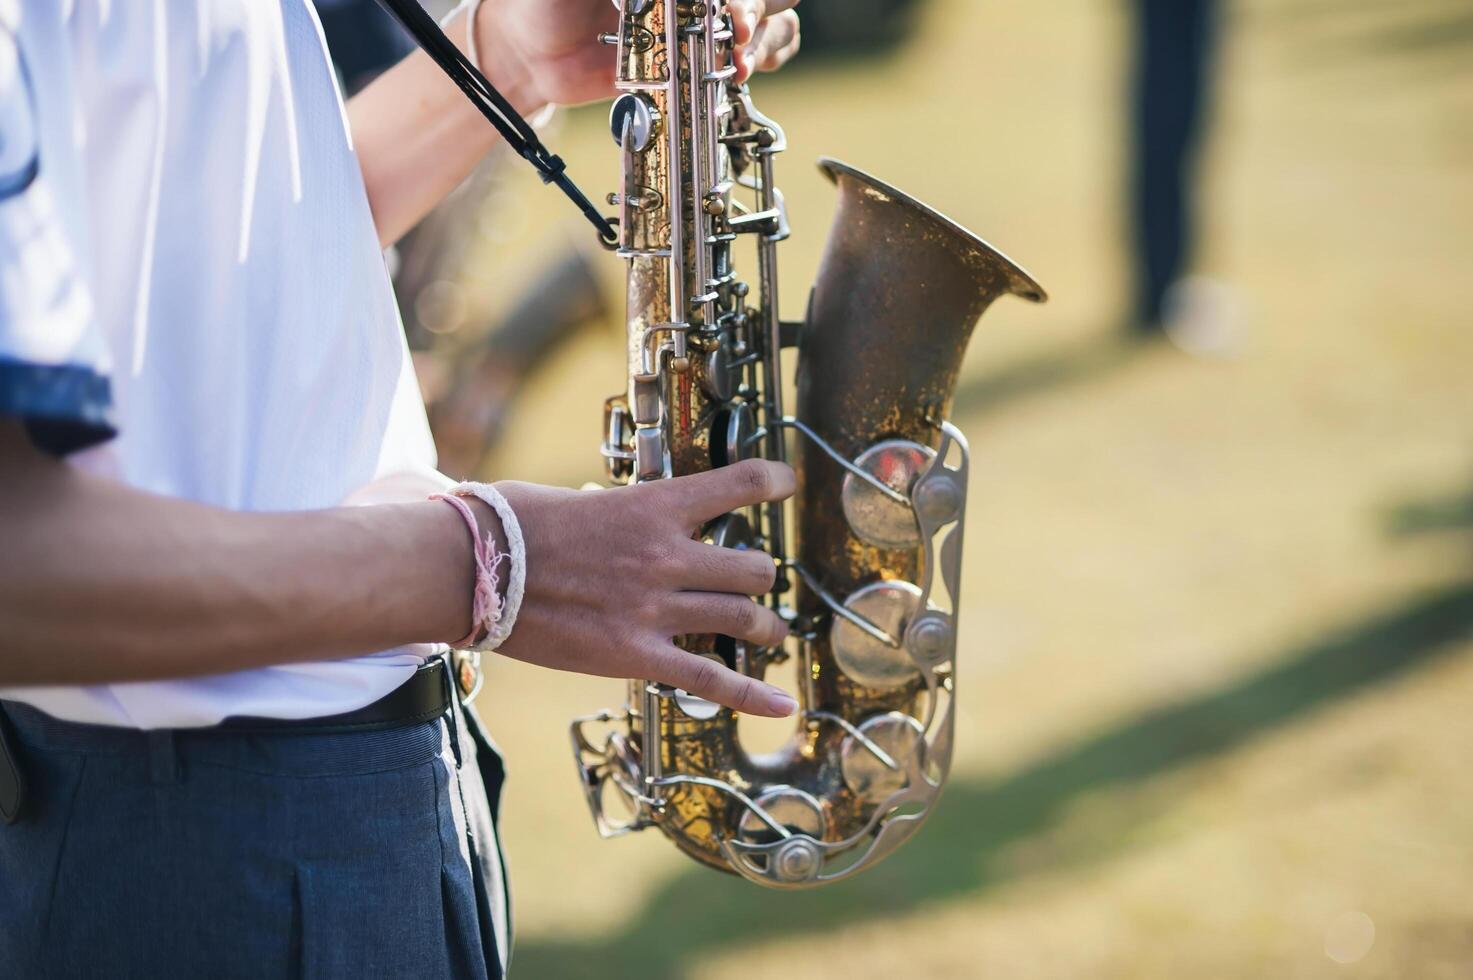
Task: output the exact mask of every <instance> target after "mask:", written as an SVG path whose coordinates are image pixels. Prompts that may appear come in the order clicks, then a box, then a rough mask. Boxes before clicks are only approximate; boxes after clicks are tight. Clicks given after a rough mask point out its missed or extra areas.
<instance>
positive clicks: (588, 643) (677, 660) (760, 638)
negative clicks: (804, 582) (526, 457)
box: [496, 459, 797, 717]
mask: <svg viewBox="0 0 1473 980" xmlns="http://www.w3.org/2000/svg"><path fill="white" fill-rule="evenodd" d="M496 487H497V489H498V490H500V491H501V493H502V494H503V495H505V497H506V498H507V500H508V502H510V504H511V505H512V508H513V510H515V511H516V514H517V521H518V523H519V524H521V527H522V533H523V537H524V538H525V540H526V546H527V581H526V591H525V595H524V598H523V600H522V606H521V611H520V613H519V614H518V616H517V620H516V627H515V629H514V630H513V631H512V634H511V637H510V638H509V639H508V640H507V641H506V642H505V643H504V644H503V645H502V647H501V649H500V652H501V653H504V654H506V655H508V656H511V657H515V658H517V659H518V660H524V661H527V662H529V663H535V664H540V665H542V666H544V667H553V668H556V669H558V670H572V671H577V672H579V673H583V674H596V675H599V676H604V677H622V678H641V679H649V680H655V681H660V682H663V683H665V684H670V685H672V686H674V687H678V688H681V689H683V690H685V691H688V692H689V693H691V694H695V695H697V696H699V697H703V698H706V699H707V700H710V701H715V702H717V703H719V704H723V705H726V706H727V707H729V708H734V709H736V710H738V711H743V712H747V713H749V714H756V715H767V716H770V717H781V716H783V715H788V714H791V713H792V712H793V710H794V709H795V708H796V707H797V704H796V702H795V701H794V700H793V699H792V697H790V696H789V695H788V694H787V693H785V692H784V691H782V690H781V689H780V688H776V687H773V686H772V685H770V684H765V683H763V682H762V681H759V680H756V679H755V678H751V677H747V676H745V675H743V674H739V673H737V672H736V671H733V670H729V669H728V668H726V667H725V666H723V665H721V664H719V663H716V662H715V661H714V660H710V659H707V658H704V657H699V656H696V655H695V654H691V653H687V652H686V651H684V650H681V649H680V648H679V647H677V646H676V645H675V644H674V643H673V642H672V638H674V637H677V636H681V635H684V634H699V633H723V634H726V635H727V636H731V637H735V638H737V639H741V640H747V641H749V642H751V643H755V644H759V645H762V646H771V645H774V644H776V643H778V642H780V641H781V640H782V638H783V637H784V636H785V635H787V625H786V624H785V623H784V622H783V620H782V619H781V618H779V617H778V616H777V614H776V613H774V612H773V611H772V610H770V609H768V608H767V607H765V606H762V605H759V604H757V603H756V602H754V601H752V600H751V599H750V598H748V597H749V596H753V595H760V594H762V593H764V592H766V591H767V590H768V589H770V588H771V587H772V584H773V581H774V577H775V574H776V567H775V566H774V564H773V561H772V558H771V557H769V556H768V555H766V554H764V553H763V552H760V551H755V550H749V551H737V550H732V549H728V548H720V547H717V546H715V545H709V544H703V543H702V542H700V541H696V540H694V539H693V535H694V534H695V532H696V530H697V529H698V528H699V527H701V526H702V525H704V524H705V523H706V522H707V521H709V520H711V519H712V518H715V517H718V516H720V515H722V514H725V513H728V512H731V511H735V510H739V509H741V508H743V507H747V506H749V505H752V504H758V503H763V502H767V501H776V500H783V499H786V498H787V497H789V496H791V495H792V493H793V491H794V489H795V487H796V480H795V477H794V475H793V471H792V469H791V468H789V467H788V466H785V465H783V464H781V463H773V462H768V461H766V460H756V459H753V460H746V461H744V462H741V463H737V464H735V465H732V466H727V467H723V468H721V469H716V470H712V471H710V472H706V473H698V474H694V475H691V476H683V477H676V478H674V479H669V480H657V481H654V482H650V483H641V484H636V485H632V486H625V487H612V488H609V489H604V490H597V491H592V492H582V491H577V490H564V489H556V488H553V487H544V486H537V485H534V484H529V483H514V482H507V483H498V484H497V485H496Z"/></svg>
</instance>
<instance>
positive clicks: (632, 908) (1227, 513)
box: [467, 0, 1473, 980]
mask: <svg viewBox="0 0 1473 980" xmlns="http://www.w3.org/2000/svg"><path fill="white" fill-rule="evenodd" d="M1229 6H1230V8H1231V17H1230V21H1229V24H1228V30H1227V32H1226V42H1227V43H1226V51H1225V54H1224V60H1223V64H1222V75H1221V81H1222V88H1221V93H1220V96H1221V97H1220V100H1219V107H1218V112H1217V114H1216V118H1215V126H1214V130H1213V135H1212V144H1211V152H1210V156H1209V163H1210V165H1209V167H1208V174H1207V180H1206V184H1205V188H1204V193H1205V200H1206V201H1207V208H1206V218H1207V231H1208V240H1207V242H1206V244H1205V247H1204V250H1203V253H1202V255H1201V260H1200V266H1201V268H1202V270H1203V271H1205V272H1206V273H1208V274H1210V275H1212V276H1214V277H1216V278H1218V279H1220V280H1222V281H1223V282H1225V283H1227V284H1229V285H1230V286H1231V288H1232V289H1233V290H1234V295H1235V297H1236V305H1237V307H1238V310H1239V314H1240V318H1241V326H1242V331H1243V334H1242V337H1241V344H1240V349H1239V351H1238V353H1237V356H1236V357H1233V358H1230V359H1226V360H1210V359H1193V358H1190V357H1187V356H1185V355H1183V354H1181V353H1179V352H1177V351H1175V350H1173V349H1171V348H1169V347H1166V346H1162V347H1160V348H1148V349H1145V350H1138V351H1133V350H1129V349H1126V348H1124V347H1122V346H1119V345H1117V343H1116V342H1115V339H1114V338H1115V335H1116V331H1117V328H1118V326H1119V321H1120V317H1121V310H1122V306H1123V299H1122V298H1123V289H1122V288H1121V283H1122V279H1123V277H1124V272H1125V268H1126V266H1125V259H1124V256H1123V254H1122V248H1121V244H1120V242H1121V240H1122V232H1121V215H1120V199H1119V197H1120V196H1119V193H1118V188H1119V187H1120V186H1121V183H1122V178H1121V160H1122V135H1123V131H1124V107H1123V101H1122V95H1123V90H1124V81H1125V75H1126V58H1127V55H1128V50H1127V45H1126V41H1127V38H1128V31H1127V28H1128V24H1127V22H1126V20H1125V15H1126V12H1127V10H1128V5H1127V4H1125V3H1120V2H1106V0H1088V2H1086V0H1069V2H1061V3H1052V4H1038V3H1028V4H1023V3H982V2H977V0H934V2H931V3H929V4H927V5H926V7H925V17H924V19H923V22H922V23H921V24H920V26H919V30H918V31H917V33H916V36H915V37H914V38H913V40H912V41H911V42H910V43H909V44H908V45H907V46H906V47H905V48H904V49H903V50H902V51H901V52H900V53H898V54H896V55H894V56H892V57H889V58H885V59H881V60H879V61H865V62H849V63H846V64H842V65H835V64H832V63H827V62H826V63H823V64H816V65H815V64H810V65H809V66H808V67H807V68H806V69H804V70H797V69H795V70H794V71H792V72H790V73H789V74H788V75H787V77H784V78H780V79H775V80H764V81H761V82H760V83H759V85H758V87H757V89H756V94H757V96H758V98H759V101H760V103H761V104H762V105H763V106H764V108H765V109H766V111H767V112H768V113H769V114H771V115H773V116H774V117H775V118H777V119H779V120H780V121H781V122H782V123H783V124H784V125H785V126H786V128H787V132H788V135H789V140H790V146H791V152H789V153H788V154H787V156H786V157H785V158H784V159H783V160H782V161H781V163H782V167H783V169H782V171H781V173H782V183H783V185H784V188H785V190H786V192H787V199H788V202H789V205H790V211H791V217H792V224H793V228H794V236H793V239H792V240H791V242H789V243H788V244H787V245H786V246H785V256H784V259H785V263H786V264H785V267H784V276H785V279H784V293H783V295H784V306H785V312H786V313H787V314H788V315H789V316H797V315H798V314H799V313H800V312H801V310H802V304H803V301H804V296H805V293H806V290H807V285H808V282H809V280H810V278H811V276H812V273H813V271H814V268H815V266H816V264H817V258H818V251H819V248H820V245H821V243H822V240H823V237H824V234H825V232H826V226H827V222H828V214H829V209H830V208H831V205H832V200H833V198H832V192H831V190H830V189H829V188H828V187H827V185H826V184H825V183H824V182H823V181H822V179H821V178H820V177H819V175H818V174H817V172H816V170H815V169H814V168H813V166H812V161H813V159H814V158H815V157H817V156H818V155H820V154H828V155H833V156H837V157H840V158H842V159H845V160H847V161H850V162H852V163H854V164H856V165H859V166H863V167H867V168H869V169H872V170H874V171H876V172H877V173H878V174H880V175H881V176H883V177H885V178H886V179H888V180H890V181H892V182H894V183H897V184H899V185H901V186H904V187H906V188H907V189H910V190H911V191H913V192H914V193H916V194H917V195H918V196H921V197H922V198H924V199H926V200H928V201H930V202H931V203H933V204H934V205H936V206H937V207H939V208H941V209H942V210H945V211H947V212H949V213H951V214H953V215H954V216H955V217H956V218H958V219H959V220H961V221H962V222H963V223H965V224H967V225H969V226H971V227H973V228H975V229H976V230H977V231H979V232H980V233H981V234H983V235H984V236H986V237H987V238H989V239H991V240H992V241H993V242H995V243H996V244H998V245H999V246H1000V247H1002V248H1003V249H1005V250H1006V251H1007V252H1009V253H1010V254H1012V255H1013V256H1014V257H1016V258H1017V259H1018V260H1019V261H1021V262H1022V263H1023V264H1024V265H1026V266H1028V267H1029V268H1030V270H1031V271H1033V272H1034V273H1035V274H1036V276H1037V277H1038V279H1039V281H1040V282H1042V283H1043V284H1044V285H1045V286H1046V287H1047V288H1048V289H1049V291H1050V292H1051V293H1052V296H1053V300H1052V302H1050V303H1049V304H1048V305H1047V306H1045V307H1042V308H1035V307H1030V306H1028V305H1026V304H1023V303H1019V302H1017V301H1003V302H1000V303H999V304H998V305H997V306H995V307H994V308H993V309H992V310H991V311H990V312H989V313H988V315H987V317H986V318H985V319H984V321H983V323H982V325H981V326H980V327H979V329H978V331H977V334H976V336H975V339H974V341H973V344H972V347H971V351H970V353H969V355H968V357H967V361H966V365H965V369H964V371H963V377H962V381H961V390H960V393H959V395H958V397H957V406H956V419H957V421H958V422H959V423H960V424H961V425H962V426H963V427H964V428H965V429H966V430H967V431H968V433H969V435H970V437H971V442H972V446H973V452H974V465H975V469H974V478H973V482H972V488H971V493H972V497H971V502H970V514H969V516H970V522H971V523H970V528H969V531H968V535H967V543H968V551H967V577H966V581H965V589H964V594H963V597H962V599H963V601H962V604H961V610H960V611H961V617H962V628H963V633H964V636H963V647H964V649H963V654H962V658H961V665H960V678H959V680H960V685H959V690H960V719H959V735H960V744H959V747H958V753H957V760H956V765H955V768H954V771H953V774H952V779H951V784H950V786H949V789H948V790H947V793H946V795H945V796H944V797H943V799H942V801H941V804H940V807H939V810H938V811H937V813H936V815H935V816H934V817H933V819H932V821H931V822H930V824H928V826H927V827H926V828H925V830H924V831H922V833H921V834H919V835H918V837H917V838H916V839H915V840H913V841H912V842H911V843H909V844H908V845H907V846H906V847H905V848H904V849H903V850H901V851H900V852H899V853H898V854H896V855H895V856H893V857H892V858H890V859H889V860H888V861H887V862H886V863H884V864H883V865H881V866H880V867H879V868H877V869H876V870H874V871H872V872H869V873H867V874H865V875H862V876H860V877H858V878H857V879H854V880H852V881H850V882H847V883H844V884H841V885H838V886H834V887H831V888H828V889H826V890H823V891H818V892H806V893H797V894H779V893H772V892H768V891H764V890H759V889H757V888H755V887H754V886H751V885H748V884H745V883H742V882H739V881H736V880H732V879H729V878H726V877H724V876H721V875H718V874H715V873H713V872H709V871H705V870H701V869H698V868H696V867H695V866H694V865H691V864H689V863H688V862H686V861H684V860H683V859H681V858H679V857H678V856H677V855H676V853H675V851H674V850H673V848H671V847H670V846H668V845H667V844H666V843H665V842H664V841H663V840H662V839H660V838H659V836H658V835H657V834H656V833H654V832H650V833H647V834H644V835H641V836H639V837H635V838H625V839H621V840H618V841H610V842H605V841H600V840H599V839H598V838H597V837H596V836H595V834H594V833H593V829H592V826H591V825H590V823H589V820H588V816H587V812H586V809H585V807H584V804H583V801H582V799H581V797H580V794H579V789H578V785H577V782H576V780H575V778H574V772H573V767H572V764H571V761H570V758H569V755H568V742H567V735H566V722H567V719H568V718H569V717H570V716H571V715H573V714H576V713H582V712H586V711H589V710H593V709H596V708H598V707H602V706H605V705H611V704H615V703H616V702H617V700H618V698H619V687H620V685H619V684H617V683H616V682H606V681H598V680H590V679H580V678H576V677H573V676H569V675H560V674H552V673H546V672H541V671H538V670H535V669H532V668H528V667H524V666H521V665H518V664H514V663H507V662H501V661H498V662H497V663H496V664H495V665H494V667H493V669H492V671H491V677H490V681H489V685H488V691H487V693H486V694H485V695H483V698H482V702H481V706H482V709H483V711H484V713H485V715H486V716H487V718H488V719H489V720H490V721H491V723H492V725H493V727H494V729H495V731H496V733H497V735H498V737H499V739H500V740H501V743H502V746H503V748H504V749H505V751H506V754H507V755H508V756H509V760H510V767H511V782H510V783H509V786H508V795H507V797H506V803H505V811H504V820H503V829H504V833H505V841H506V846H507V849H508V852H509V860H510V863H511V869H512V875H513V879H512V880H513V886H514V890H515V895H516V917H517V946H516V952H515V957H514V961H513V966H514V970H515V971H516V972H518V973H520V975H521V976H523V977H534V978H541V977H614V976H617V977H673V976H692V977H694V976H700V977H702V978H708V977H747V978H751V977H761V976H772V977H778V976H810V977H844V978H846V980H857V978H863V977H896V976H904V977H974V976H975V977H983V976H986V977H1008V978H1014V977H1020V978H1028V977H1166V976H1170V977H1321V976H1324V977H1331V976H1334V977H1339V976H1344V977H1386V978H1391V977H1419V978H1435V977H1466V976H1469V975H1473V830H1470V826H1473V773H1470V771H1469V767H1468V761H1467V760H1468V746H1469V745H1473V708H1470V705H1473V552H1470V545H1473V537H1470V535H1473V380H1470V376H1469V375H1470V368H1473V316H1470V313H1469V310H1470V309H1473V274H1470V265H1473V72H1470V68H1469V65H1470V64H1473V60H1470V59H1473V18H1470V16H1469V13H1468V8H1467V7H1466V5H1464V4H1462V3H1457V2H1451V0H1448V2H1444V0H1403V2H1401V3H1390V2H1386V0H1381V2H1368V0H1253V2H1245V3H1236V4H1230V5H1229ZM603 127H604V121H603V117H602V114H601V112H598V111H590V112H586V113H578V114H573V115H571V116H570V117H568V118H566V119H565V120H564V121H563V123H562V124H561V129H560V130H558V131H557V132H556V133H555V134H554V136H553V138H552V140H551V141H552V142H553V144H554V147H555V149H557V150H558V151H559V152H561V153H563V154H564V155H566V156H567V158H568V159H569V161H570V162H571V166H572V169H573V170H574V171H575V174H576V176H577V177H578V179H579V181H580V182H581V183H582V184H584V185H585V186H587V187H589V188H591V189H597V190H598V191H599V192H600V193H601V192H602V191H605V190H607V189H609V188H611V187H612V186H613V182H614V177H615V167H616V161H615V157H614V155H613V150H612V146H611V144H610V142H609V140H608V138H607V136H606V131H605V130H604V128H603ZM498 202H499V205H498V207H497V208H496V210H494V211H493V212H492V213H490V214H488V215H487V216H486V219H485V222H484V224H485V230H486V237H485V240H484V242H483V243H482V247H481V248H480V250H479V252H478V255H477V260H476V262H475V263H474V268H473V269H472V270H471V272H470V274H469V276H468V279H467V285H469V286H470V287H472V290H473V294H474V295H475V296H477V297H478V298H479V300H480V302H481V303H482V305H483V306H484V307H485V309H486V310H487V311H488V313H494V311H495V310H496V309H498V308H499V306H500V305H501V304H502V303H504V302H505V301H507V300H508V299H509V297H510V296H511V294H512V293H514V292H515V290H516V288H517V286H518V284H519V283H520V282H521V281H523V279H524V276H525V274H526V273H527V272H528V271H529V270H530V269H532V268H533V267H534V266H535V264H536V262H537V261H538V260H539V259H540V258H541V257H543V256H547V255H551V254H555V253H557V252H558V251H560V250H561V249H563V248H565V247H566V246H567V243H568V242H570V241H580V242H581V241H582V240H583V239H585V238H587V237H589V236H588V235H587V232H586V231H585V230H584V229H582V228H579V227H578V226H577V224H576V216H574V217H572V218H570V213H571V212H569V210H568V209H567V207H566V205H565V204H563V203H562V202H561V201H560V200H559V199H557V198H556V196H555V194H554V192H552V191H547V190H543V189H541V188H539V187H538V186H537V185H536V183H535V181H534V180H530V179H526V178H525V177H520V176H519V177H518V178H517V179H516V180H515V181H513V182H512V183H510V184H509V186H508V187H507V188H506V190H505V192H504V193H503V195H502V196H501V197H499V198H498ZM598 261H599V262H600V263H602V266H603V269H604V272H605V274H606V275H607V276H608V277H609V285H610V288H611V289H613V290H618V289H619V288H620V284H619V274H620V269H619V264H618V262H617V261H615V260H613V259H604V258H599V259H598ZM615 295H616V299H615V302H616V304H617V303H619V302H621V301H622V300H621V299H619V298H618V295H619V294H617V293H616V294H615ZM622 372H623V368H622V356H621V353H620V344H619V336H618V332H617V328H616V327H615V326H613V325H608V326H600V327H597V328H594V329H591V330H589V331H586V332H585V333H584V334H583V335H582V336H581V339H580V340H578V341H577V342H576V343H575V344H574V345H573V347H572V348H570V349H568V350H566V351H565V352H563V354H561V355H560V356H559V357H558V358H557V359H556V360H555V362H553V363H552V364H550V365H548V367H547V368H546V369H545V370H544V371H543V372H541V373H540V374H539V375H538V376H537V377H536V379H535V380H534V381H533V384H532V387H531V389H530V392H529V395H528V397H527V398H526V399H525V400H524V401H523V402H521V403H520V404H519V405H518V407H517V409H516V414H515V416H514V418H513V419H512V422H511V434H510V437H509V438H508V439H507V441H506V442H505V443H504V444H503V448H502V450H501V451H500V452H499V454H498V455H497V457H496V459H495V460H494V461H493V464H492V466H491V467H490V472H491V473H492V474H494V475H495V476H498V477H510V476H515V477H520V478H526V479H537V480H542V481H545V482H555V483H564V484H570V485H576V484H578V483H580V482H582V481H583V480H585V479H591V478H595V477H597V475H598V460H597V453H596V444H597V440H598V425H599V413H600V405H601V401H602V398H603V397H604V395H606V394H608V393H611V392H613V391H615V390H618V389H619V388H621V387H622V386H623V383H624V381H623V374H622ZM610 587H611V588H617V583H616V582H611V583H610Z"/></svg>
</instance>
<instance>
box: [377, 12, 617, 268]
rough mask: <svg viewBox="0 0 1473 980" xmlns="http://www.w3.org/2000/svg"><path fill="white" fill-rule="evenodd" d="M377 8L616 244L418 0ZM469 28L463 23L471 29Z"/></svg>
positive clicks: (561, 167) (559, 163) (560, 167)
mask: <svg viewBox="0 0 1473 980" xmlns="http://www.w3.org/2000/svg"><path fill="white" fill-rule="evenodd" d="M378 2H379V6H381V7H383V8H384V9H385V10H387V11H388V12H389V13H390V14H391V15H392V16H393V17H394V19H395V20H397V21H398V22H399V23H400V25H402V26H403V28H404V29H405V30H406V31H408V32H409V33H410V35H411V36H412V37H413V38H414V40H415V42H416V43H418V44H419V46H420V47H421V48H424V50H425V53H426V54H428V55H429V56H430V57H431V58H433V59H434V61H435V64H437V65H439V66H440V68H441V69H442V70H443V71H444V72H445V74H446V75H449V76H450V80H451V81H452V82H454V83H455V84H456V87H458V88H459V89H460V90H461V91H462V92H464V93H465V97H466V98H468V99H470V100H471V102H472V103H473V104H474V105H475V107H476V108H477V109H479V110H480V111H481V115H483V116H485V117H486V119H487V121H489V122H490V123H491V125H493V126H495V127H496V131H497V132H499V133H500V134H501V138H502V139H504V140H506V143H507V145H508V146H510V147H511V148H512V149H513V150H516V151H517V154H518V155H519V156H521V158H522V159H524V160H526V161H527V162H528V163H530V164H531V165H532V166H533V167H534V168H536V170H537V173H538V174H539V175H540V176H541V177H542V182H543V183H544V184H556V185H557V186H558V189H559V190H561V191H562V192H563V193H564V194H566V195H567V196H568V200H570V201H572V202H573V203H574V204H575V205H577V207H578V210H579V211H582V212H583V216H584V217H585V218H587V219H588V220H589V222H591V223H592V225H593V227H594V229H595V230H597V231H598V237H599V240H600V241H602V242H603V243H604V244H606V245H613V244H614V243H616V242H617V241H618V238H619V236H618V233H617V232H615V231H614V228H613V226H612V225H611V224H609V220H608V219H607V218H605V217H604V216H603V215H601V214H599V213H598V211H597V210H596V209H595V208H594V206H593V205H592V204H591V203H590V202H589V200H588V198H587V197H585V196H584V194H583V192H582V191H581V190H579V189H578V185H577V184H575V183H573V181H572V178H570V177H569V176H568V174H567V167H566V165H565V164H564V163H563V159H562V157H559V156H556V155H554V154H553V153H552V152H551V151H550V150H548V148H547V147H545V146H543V145H542V141H541V140H539V139H538V138H537V133H536V132H535V131H534V130H533V129H532V127H531V126H529V125H527V120H525V119H523V118H522V116H521V114H520V113H518V112H517V111H516V110H515V109H513V108H512V107H511V103H509V102H507V101H506V98H505V97H504V96H503V95H502V94H501V93H500V92H498V91H497V90H496V86H494V85H492V84H491V83H490V82H488V81H487V80H486V76H485V75H482V74H481V70H480V69H479V68H477V67H476V66H475V65H473V64H471V61H470V59H469V58H467V57H466V56H465V55H464V54H463V53H461V50H460V49H459V48H457V47H456V46H455V43H454V42H453V41H451V40H450V39H449V38H448V37H446V36H445V32H444V31H442V30H440V25H439V24H437V23H435V19H434V18H433V17H431V16H430V15H429V14H427V13H425V9H424V8H423V7H421V6H420V5H419V3H418V0H378ZM472 27H473V25H469V24H468V25H466V29H467V30H471V29H472Z"/></svg>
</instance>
